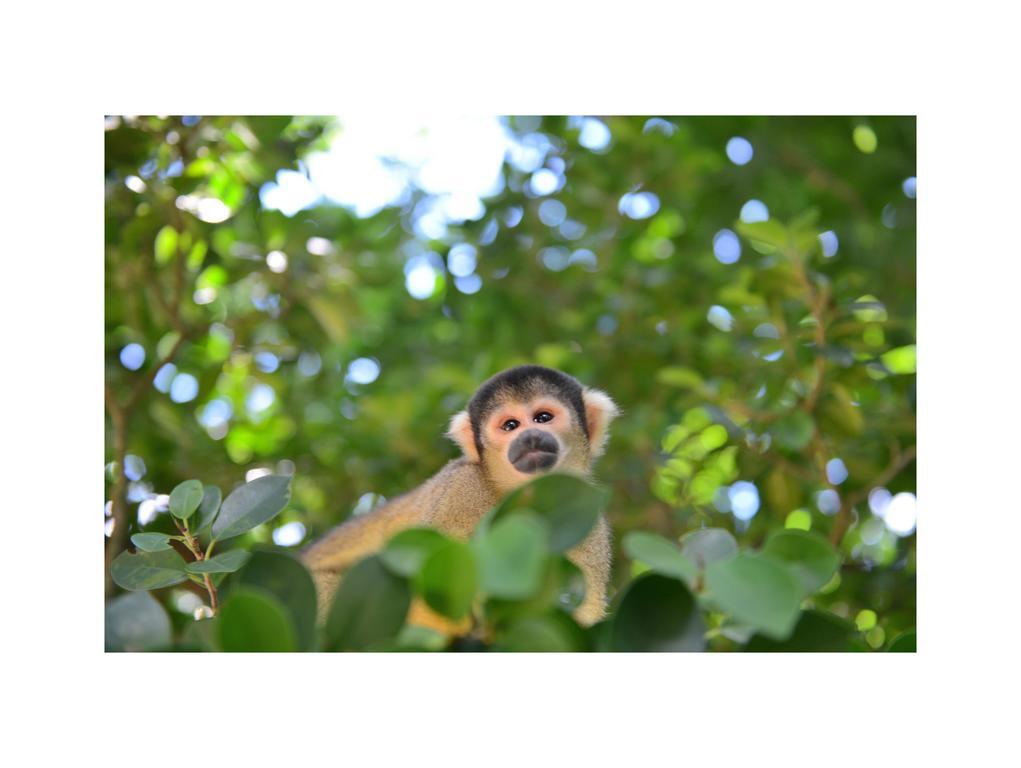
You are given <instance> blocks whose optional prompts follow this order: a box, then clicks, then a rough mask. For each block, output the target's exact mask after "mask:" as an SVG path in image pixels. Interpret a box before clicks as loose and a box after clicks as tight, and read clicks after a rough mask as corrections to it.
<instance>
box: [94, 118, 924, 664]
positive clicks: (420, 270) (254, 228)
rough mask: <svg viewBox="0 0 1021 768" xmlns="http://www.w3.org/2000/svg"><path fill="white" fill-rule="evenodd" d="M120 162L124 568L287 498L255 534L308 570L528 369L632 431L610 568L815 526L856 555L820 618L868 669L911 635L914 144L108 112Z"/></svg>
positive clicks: (110, 532)
mask: <svg viewBox="0 0 1021 768" xmlns="http://www.w3.org/2000/svg"><path fill="white" fill-rule="evenodd" d="M105 141H106V168H105V190H106V193H105V197H106V277H105V280H106V305H105V306H106V318H105V321H106V328H105V339H106V350H105V353H106V413H107V421H106V425H107V434H106V445H107V448H106V454H107V461H108V462H109V463H108V465H107V469H106V477H107V495H106V500H107V504H106V548H107V562H109V560H110V559H112V557H114V556H116V554H117V553H119V552H120V551H122V550H123V549H124V548H125V547H126V546H127V545H128V537H129V536H130V535H131V534H132V533H135V532H137V531H139V530H166V531H170V530H171V529H172V526H171V525H170V523H169V520H168V519H167V514H166V512H165V509H166V494H167V493H169V491H170V489H171V488H173V486H174V485H175V484H177V483H178V482H180V481H181V480H184V479H186V478H190V477H198V478H201V479H202V480H203V482H206V483H214V484H217V485H219V486H220V487H221V488H223V489H224V491H225V493H226V492H227V491H229V490H230V489H231V488H232V487H234V486H236V485H237V484H238V483H240V482H243V481H244V479H245V478H246V477H249V478H250V477H255V476H258V475H259V474H261V473H267V472H276V473H285V474H293V475H294V482H293V489H294V492H293V497H292V501H291V505H290V507H289V508H288V509H287V510H286V511H285V512H284V513H283V514H282V515H281V516H280V517H279V518H277V519H276V520H274V521H273V522H272V524H271V525H270V526H264V527H262V528H260V529H257V530H256V531H254V532H252V533H251V534H249V536H251V537H252V538H253V539H255V540H257V541H263V542H270V541H272V542H275V543H276V544H278V545H280V546H286V547H295V548H298V547H301V546H303V545H304V544H305V543H307V542H309V541H310V540H312V539H313V538H315V537H316V536H317V535H319V534H320V533H322V532H323V531H325V530H327V529H328V528H330V527H331V526H333V525H335V524H337V523H339V522H340V521H342V520H344V519H345V518H347V517H348V516H349V515H351V514H355V513H358V512H364V511H367V510H368V509H371V508H372V507H373V506H375V505H377V504H379V503H380V502H381V501H382V500H383V499H385V498H390V497H393V496H395V495H397V494H398V493H400V492H402V491H405V490H408V489H409V488H411V487H413V486H414V485H416V484H418V483H419V482H421V481H422V480H424V479H425V478H427V477H428V476H429V475H430V474H432V473H433V472H435V471H436V470H437V469H438V468H439V467H440V466H442V465H443V463H445V462H446V461H447V460H449V459H450V458H453V457H454V456H455V455H456V452H455V448H454V446H453V444H452V443H450V442H448V441H447V440H446V439H445V438H444V437H443V432H444V430H445V428H446V423H447V420H448V419H449V416H450V415H451V414H452V413H453V412H455V411H456V410H458V409H460V408H462V407H463V406H464V404H465V402H466V400H467V398H468V397H469V396H470V395H471V393H472V392H473V391H474V389H475V387H476V386H477V385H478V384H479V383H480V382H481V381H482V380H484V379H485V378H486V377H488V376H489V375H491V374H493V373H495V372H497V371H499V370H501V369H504V368H506V367H509V366H512V365H515V364H518V363H525V362H535V363H540V364H543V365H548V366H552V367H556V368H560V369H562V370H564V371H566V372H568V373H570V374H572V375H574V376H576V377H577V378H578V379H580V380H581V381H582V382H583V383H585V384H589V385H591V386H595V387H598V388H600V389H604V390H605V391H607V392H608V393H609V394H610V395H611V396H613V397H614V399H615V400H616V401H617V402H618V404H619V405H620V406H621V408H622V410H623V415H622V416H621V417H620V418H619V419H618V421H617V422H616V423H615V425H614V428H613V430H612V436H611V439H610V443H609V448H608V451H607V454H606V456H605V457H604V458H603V459H602V460H601V461H600V464H599V466H598V469H597V474H598V476H599V478H600V480H601V482H602V483H603V484H604V485H605V486H606V487H608V488H609V489H610V490H611V492H612V503H611V523H612V525H613V527H614V531H615V535H616V537H617V539H618V540H619V537H620V536H621V535H622V534H623V533H626V532H628V531H631V530H651V531H656V532H659V533H661V534H663V535H666V536H669V537H671V538H676V537H677V536H679V535H681V534H683V533H684V532H686V531H688V530H691V529H694V528H698V527H702V526H717V527H725V528H729V529H730V530H732V531H734V532H735V534H736V535H737V536H738V539H739V540H740V541H742V543H744V544H747V545H750V546H756V545H758V544H760V543H761V542H762V541H763V539H764V538H765V536H766V535H767V534H768V532H769V531H771V530H773V529H776V528H783V527H785V526H786V527H793V528H802V529H811V530H813V531H816V532H820V533H822V534H823V535H826V536H828V537H830V539H831V540H832V541H833V542H834V543H835V544H837V545H839V546H840V547H841V549H842V550H843V553H844V555H845V561H844V565H843V566H842V568H841V571H840V573H839V575H838V577H836V578H835V579H834V580H833V582H832V583H831V584H830V585H828V586H827V587H826V588H825V589H824V591H823V594H822V595H820V596H817V597H816V598H815V600H816V603H817V604H818V605H820V606H821V607H824V608H826V609H827V610H829V611H832V612H833V613H836V614H838V615H841V616H845V617H847V618H850V619H852V620H854V621H855V622H856V623H857V626H858V628H859V630H860V631H861V632H862V639H863V642H864V643H866V644H867V645H868V646H869V647H873V648H879V647H882V646H883V645H884V643H886V642H888V641H889V639H890V638H891V637H893V636H894V635H896V634H897V633H898V632H900V631H902V630H904V629H907V628H910V627H913V626H914V624H915V535H914V531H915V514H916V513H915V496H914V445H915V375H914V372H915V347H914V343H915V194H916V189H915V119H914V118H913V117H880V118H876V117H872V118H865V117H860V118H850V117H846V118H845V117H822V118H815V117H798V118H766V117H749V118H741V117H697V118H675V117H665V118H644V117H599V118H594V117H510V118H453V117H451V118H436V119H433V120H428V121H421V120H408V121H399V120H395V119H394V118H385V117H371V116H362V117H357V118H356V117H351V118H315V117H312V118H310V117H293V118H292V117H287V116H263V117H108V118H107V119H106V131H105ZM629 567H630V564H629V563H628V562H627V560H626V558H625V557H623V556H622V555H620V553H619V552H618V560H617V564H616V573H615V583H621V582H622V581H623V580H624V579H625V578H626V577H627V575H628V573H629ZM115 591H116V587H114V586H113V585H112V583H111V582H110V581H109V579H108V580H107V594H108V595H112V594H114V593H115ZM186 598H187V596H186V595H184V596H182V594H180V593H179V592H178V593H174V594H173V595H167V596H166V599H167V602H168V607H169V608H171V610H172V611H177V612H178V613H179V614H181V615H185V614H189V613H190V611H191V608H192V607H193V606H192V603H193V602H194V601H193V600H189V599H186ZM196 599H197V598H196Z"/></svg>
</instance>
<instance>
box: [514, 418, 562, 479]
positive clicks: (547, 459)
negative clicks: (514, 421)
mask: <svg viewBox="0 0 1021 768" xmlns="http://www.w3.org/2000/svg"><path fill="white" fill-rule="evenodd" d="M559 451H560V446H559V444H558V443H557V439H556V438H555V437H553V435H551V434H549V433H548V432H543V431H542V430H538V429H529V430H526V431H524V432H522V433H521V434H520V435H519V436H518V437H516V438H515V439H514V442H512V443H511V444H510V449H509V450H508V451H507V458H508V459H509V460H510V463H511V464H512V465H513V466H514V469H516V470H517V471H518V472H529V473H531V472H542V471H544V470H547V469H550V468H551V467H552V466H553V465H554V464H556V463H557V454H558V453H559Z"/></svg>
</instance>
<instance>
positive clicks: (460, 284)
mask: <svg viewBox="0 0 1021 768" xmlns="http://www.w3.org/2000/svg"><path fill="white" fill-rule="evenodd" d="M454 287H456V288H457V290H459V291H460V292H461V293H464V294H468V295H471V294H473V293H478V292H479V291H480V290H482V278H481V277H479V276H478V275H465V276H464V277H455V278H454Z"/></svg>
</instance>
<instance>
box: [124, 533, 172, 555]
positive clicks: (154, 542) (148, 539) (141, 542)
mask: <svg viewBox="0 0 1021 768" xmlns="http://www.w3.org/2000/svg"><path fill="white" fill-rule="evenodd" d="M131 543H132V544H134V545H135V546H136V547H138V548H139V549H140V550H142V551H143V552H162V551H163V550H164V549H170V536H168V535H167V534H165V533H134V534H132V535H131Z"/></svg>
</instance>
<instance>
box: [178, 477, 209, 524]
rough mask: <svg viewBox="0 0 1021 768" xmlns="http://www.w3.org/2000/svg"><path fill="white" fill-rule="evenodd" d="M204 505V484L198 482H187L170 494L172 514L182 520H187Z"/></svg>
mask: <svg viewBox="0 0 1021 768" xmlns="http://www.w3.org/2000/svg"><path fill="white" fill-rule="evenodd" d="M201 503H202V483H200V482H199V481H198V480H185V481H184V482H183V483H180V484H179V485H178V486H177V487H176V488H174V490H172V491H171V492H170V514H172V515H173V516H174V517H176V518H179V519H181V520H187V519H188V518H189V517H191V516H192V515H193V514H194V513H195V510H196V509H198V508H199V504H201Z"/></svg>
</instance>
